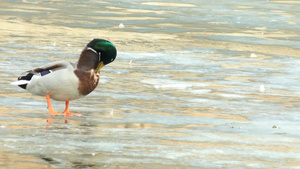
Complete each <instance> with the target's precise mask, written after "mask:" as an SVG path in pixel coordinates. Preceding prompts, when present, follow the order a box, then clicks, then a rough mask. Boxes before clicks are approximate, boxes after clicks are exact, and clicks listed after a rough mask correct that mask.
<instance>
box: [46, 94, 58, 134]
mask: <svg viewBox="0 0 300 169" xmlns="http://www.w3.org/2000/svg"><path fill="white" fill-rule="evenodd" d="M46 99H47V104H48V111H49V117H48V119H47V123H48V125H47V126H46V129H49V124H50V123H51V122H52V118H51V115H52V116H56V115H61V114H60V113H57V112H56V111H55V110H54V109H53V108H52V105H51V101H50V94H47V95H46Z"/></svg>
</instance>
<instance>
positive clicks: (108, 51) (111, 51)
mask: <svg viewBox="0 0 300 169" xmlns="http://www.w3.org/2000/svg"><path fill="white" fill-rule="evenodd" d="M87 47H90V48H92V49H93V50H95V51H96V52H97V53H98V54H99V55H100V61H99V63H98V67H97V70H96V72H98V71H99V70H100V69H101V68H102V67H103V66H104V65H107V64H109V63H111V62H113V61H114V60H115V59H116V57H117V49H116V47H115V46H114V45H113V44H112V43H111V42H109V41H107V40H104V39H94V40H92V41H91V42H90V43H88V44H87Z"/></svg>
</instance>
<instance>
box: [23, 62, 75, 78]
mask: <svg viewBox="0 0 300 169" xmlns="http://www.w3.org/2000/svg"><path fill="white" fill-rule="evenodd" d="M75 67H76V65H75V64H74V63H71V62H68V61H57V62H52V63H50V64H47V65H44V66H42V67H38V68H35V69H32V70H28V71H26V73H32V74H41V75H42V76H43V75H45V73H46V74H48V73H50V72H54V71H57V70H61V69H68V68H73V69H74V68H75ZM47 72H48V73H47Z"/></svg>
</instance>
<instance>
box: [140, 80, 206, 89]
mask: <svg viewBox="0 0 300 169" xmlns="http://www.w3.org/2000/svg"><path fill="white" fill-rule="evenodd" d="M141 83H145V84H148V85H152V86H153V87H154V88H155V89H173V90H191V88H192V87H204V86H206V85H205V84H202V83H196V82H184V81H177V80H166V79H144V80H141Z"/></svg>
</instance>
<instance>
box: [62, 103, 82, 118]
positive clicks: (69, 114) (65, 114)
mask: <svg viewBox="0 0 300 169" xmlns="http://www.w3.org/2000/svg"><path fill="white" fill-rule="evenodd" d="M63 113H64V116H65V117H70V116H78V117H80V116H81V114H80V113H70V112H69V101H66V108H65V110H64V111H63Z"/></svg>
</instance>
